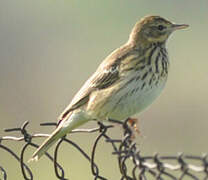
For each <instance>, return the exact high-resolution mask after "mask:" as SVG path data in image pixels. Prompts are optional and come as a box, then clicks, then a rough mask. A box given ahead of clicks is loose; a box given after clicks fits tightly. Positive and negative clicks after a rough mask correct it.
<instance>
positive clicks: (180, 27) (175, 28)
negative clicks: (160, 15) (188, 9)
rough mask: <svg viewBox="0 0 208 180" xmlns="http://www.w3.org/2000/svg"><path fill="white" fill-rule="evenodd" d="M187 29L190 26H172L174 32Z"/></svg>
mask: <svg viewBox="0 0 208 180" xmlns="http://www.w3.org/2000/svg"><path fill="white" fill-rule="evenodd" d="M187 27H189V25H188V24H173V26H172V28H173V31H175V30H179V29H185V28H187Z"/></svg>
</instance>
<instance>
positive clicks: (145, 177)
mask: <svg viewBox="0 0 208 180" xmlns="http://www.w3.org/2000/svg"><path fill="white" fill-rule="evenodd" d="M110 121H111V122H112V123H117V124H120V125H122V127H123V138H121V139H114V138H111V137H110V136H109V135H108V133H107V132H108V131H109V129H112V127H114V126H113V125H108V126H107V125H104V124H102V123H100V122H99V123H98V125H99V127H98V128H93V129H78V130H74V131H73V132H72V133H83V132H84V133H94V132H98V131H99V135H98V136H97V138H96V139H95V140H94V145H93V148H92V151H91V154H90V155H88V154H87V153H86V152H85V151H84V150H83V149H82V148H81V147H80V146H79V145H78V144H77V143H75V142H73V141H71V140H69V139H67V138H66V137H63V138H62V139H61V140H60V141H59V142H58V143H57V145H56V147H55V151H54V155H53V156H51V155H50V154H48V153H46V156H47V157H48V158H49V159H50V160H51V161H52V162H53V164H54V172H55V175H56V177H57V179H60V180H67V178H66V177H65V173H64V168H63V167H62V166H61V165H60V164H59V163H58V161H57V157H58V150H59V147H60V146H61V144H62V143H63V142H65V143H69V144H70V145H72V146H73V147H74V148H76V150H78V151H79V152H80V154H81V155H83V156H84V157H85V158H86V159H87V160H88V161H89V162H90V166H91V172H92V175H93V176H94V180H107V178H106V177H104V176H103V175H100V171H99V166H98V165H97V164H96V163H95V161H96V160H95V154H96V150H97V146H98V144H99V142H100V140H101V139H104V140H105V142H106V143H110V144H111V145H112V148H113V152H112V154H113V155H114V156H116V157H117V160H118V166H119V170H120V175H121V176H120V177H119V179H120V180H149V179H155V180H168V179H170V180H186V179H190V180H208V155H206V154H205V155H202V156H194V155H185V154H182V153H180V154H178V155H173V156H171V155H170V156H161V155H159V154H154V155H151V156H142V154H141V152H140V151H139V148H138V146H137V144H136V143H135V142H134V141H133V140H132V136H133V130H132V128H130V127H129V125H128V123H127V121H125V122H124V123H120V122H117V121H115V120H110ZM28 124H29V122H28V121H26V122H25V123H23V125H22V126H21V127H20V128H11V129H5V132H8V133H9V132H14V131H18V132H20V134H21V137H15V136H4V137H0V150H3V151H6V152H7V153H8V154H9V155H11V156H12V157H14V158H15V159H16V160H17V161H18V162H19V164H20V167H21V172H22V176H23V178H24V179H25V180H33V179H34V177H33V173H32V170H31V169H30V168H29V167H28V165H27V164H26V163H24V162H25V161H24V153H25V150H26V149H27V148H28V147H29V146H32V147H35V148H37V147H38V145H37V144H35V143H33V142H32V139H34V138H39V137H48V136H49V135H48V134H34V135H31V134H30V133H29V132H28V131H27V126H28ZM41 125H42V126H56V123H43V124H41ZM11 140H13V141H24V142H25V143H24V145H23V147H22V149H21V153H20V156H18V155H17V153H16V152H14V151H13V150H12V149H11V148H9V147H7V146H6V145H4V144H3V141H4V142H5V141H11ZM190 160H191V163H193V164H191V163H190V162H188V161H190ZM129 162H130V163H132V165H133V166H131V168H130V166H129ZM199 164H200V165H199ZM115 166H116V165H115ZM175 171H176V172H178V173H175ZM1 177H2V180H7V172H6V170H5V169H4V168H3V166H2V165H1V164H0V179H1Z"/></svg>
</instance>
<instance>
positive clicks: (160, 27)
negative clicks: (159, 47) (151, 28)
mask: <svg viewBox="0 0 208 180" xmlns="http://www.w3.org/2000/svg"><path fill="white" fill-rule="evenodd" d="M157 28H158V30H160V31H162V30H164V29H165V26H163V25H159V26H158V27H157Z"/></svg>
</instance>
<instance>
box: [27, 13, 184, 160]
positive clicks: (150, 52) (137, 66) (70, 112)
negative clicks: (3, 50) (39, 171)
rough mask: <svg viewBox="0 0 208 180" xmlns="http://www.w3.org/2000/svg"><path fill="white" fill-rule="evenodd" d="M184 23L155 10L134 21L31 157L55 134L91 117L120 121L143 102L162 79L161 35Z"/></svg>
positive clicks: (163, 49)
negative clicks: (116, 47)
mask: <svg viewBox="0 0 208 180" xmlns="http://www.w3.org/2000/svg"><path fill="white" fill-rule="evenodd" d="M187 27H188V25H186V24H174V23H172V22H170V21H168V20H166V19H164V18H162V17H160V16H148V17H144V18H143V19H141V20H140V21H139V22H137V23H136V25H135V26H134V28H133V30H132V32H131V33H130V36H129V39H128V41H127V43H125V44H124V45H123V46H121V47H120V48H118V49H116V50H114V51H113V52H112V53H111V54H110V55H109V56H108V57H107V58H106V59H105V60H104V61H103V62H102V63H101V64H100V66H99V67H98V69H97V70H96V71H95V73H94V74H93V75H92V76H91V77H90V78H89V79H88V80H87V81H86V83H85V84H84V85H83V87H82V88H81V89H80V91H79V92H78V93H77V94H76V95H75V97H74V98H73V100H72V101H71V103H70V104H69V105H68V107H67V108H66V109H65V110H64V111H63V113H62V114H61V115H60V117H59V119H58V120H59V121H58V126H57V128H56V129H55V130H54V132H53V133H52V134H51V135H50V137H48V138H47V139H46V140H45V141H44V142H43V144H42V145H41V146H40V147H39V148H38V149H37V151H36V152H35V153H34V154H33V156H32V158H31V160H38V159H39V158H40V157H41V156H42V155H43V154H44V153H45V152H46V151H47V150H48V149H49V148H50V147H51V146H52V145H53V144H54V143H55V142H56V141H57V140H58V139H60V138H61V137H63V136H64V135H66V134H67V133H69V132H70V131H72V130H73V129H75V128H77V127H78V126H80V125H82V124H84V123H86V122H88V121H90V120H97V121H103V120H107V119H115V120H119V121H123V120H125V119H127V118H129V117H131V116H132V115H134V114H136V113H140V112H142V111H143V110H144V109H145V108H147V107H148V106H149V105H150V104H151V103H152V102H153V101H154V100H155V99H156V98H157V97H158V96H159V95H160V93H161V91H162V90H163V88H164V86H165V84H166V81H167V77H168V69H169V60H168V53H167V50H166V41H167V39H168V37H169V36H170V34H171V33H172V32H173V31H175V30H178V29H184V28H187Z"/></svg>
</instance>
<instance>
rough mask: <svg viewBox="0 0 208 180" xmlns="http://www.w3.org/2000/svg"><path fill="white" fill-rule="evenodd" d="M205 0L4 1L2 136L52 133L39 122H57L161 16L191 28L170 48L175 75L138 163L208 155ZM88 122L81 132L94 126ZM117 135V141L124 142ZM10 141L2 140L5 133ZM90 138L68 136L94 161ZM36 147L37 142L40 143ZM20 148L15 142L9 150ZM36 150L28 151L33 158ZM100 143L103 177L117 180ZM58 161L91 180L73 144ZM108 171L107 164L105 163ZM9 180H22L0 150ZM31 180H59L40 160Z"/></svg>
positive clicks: (0, 15) (152, 115)
mask: <svg viewBox="0 0 208 180" xmlns="http://www.w3.org/2000/svg"><path fill="white" fill-rule="evenodd" d="M207 9H208V1H207V0H200V1H196V0H184V1H179V0H175V1H171V0H166V1H165V0H156V1H150V0H149V1H148V0H129V1H127V0H105V1H101V0H85V1H83V0H82V1H81V0H76V1H75V0H34V1H30V0H7V1H0V100H1V101H0V116H1V126H0V136H4V135H6V134H5V133H4V132H3V129H4V128H9V127H17V126H20V125H21V124H22V123H23V122H24V121H25V120H29V121H30V125H29V130H30V131H31V132H34V133H37V132H44V133H49V132H51V131H52V129H51V128H46V127H44V128H43V127H41V128H40V127H39V123H40V122H48V121H54V122H55V121H56V119H57V116H58V115H59V113H61V112H62V110H63V109H64V108H65V106H66V105H67V104H68V103H69V102H70V100H71V99H72V97H73V95H74V94H75V93H76V92H77V91H78V90H79V88H80V87H81V85H82V84H83V83H84V82H85V80H86V79H87V78H88V77H89V76H90V75H91V74H92V73H93V72H94V71H95V69H96V67H97V66H98V65H99V64H100V62H101V61H102V60H103V59H104V58H105V57H106V56H107V55H108V54H109V53H110V52H111V51H112V50H114V49H115V48H117V47H119V46H120V45H122V44H123V43H125V42H126V41H127V39H128V35H129V33H130V31H131V28H132V27H133V25H134V24H135V23H136V21H138V20H139V19H140V18H142V17H143V16H145V15H150V14H153V15H161V16H163V17H166V18H168V19H169V20H171V21H174V22H177V23H187V24H189V25H190V28H189V29H187V30H184V31H178V32H176V33H174V35H173V36H172V37H171V38H170V39H169V41H168V50H169V56H170V61H171V71H170V74H169V79H168V83H167V86H166V88H165V91H164V92H163V94H162V95H161V96H160V98H159V99H158V100H157V101H156V102H155V103H154V104H153V105H152V106H151V108H149V109H148V110H147V111H145V112H144V113H143V114H141V115H140V116H139V118H140V128H141V130H142V134H143V136H144V138H140V139H139V140H138V143H139V144H140V148H141V151H142V153H143V154H148V155H151V154H153V153H154V152H159V153H161V154H165V155H170V154H177V152H185V153H188V154H197V155H201V154H202V153H204V152H208V143H207V136H208V131H207V130H208V119H207V115H208V111H207V109H208V94H207V92H208V55H207V52H208V49H207V43H208V38H207V33H208V10H207ZM94 126H96V124H95V123H90V124H89V125H87V126H85V127H94ZM120 133H121V131H120V129H119V128H117V129H115V130H114V131H113V134H114V135H116V134H117V136H120ZM7 135H8V134H7ZM94 138H95V135H83V134H80V135H77V134H76V135H72V136H71V139H72V140H74V141H75V142H77V143H79V144H80V145H81V146H82V147H84V149H85V150H86V151H87V152H88V153H90V150H91V148H92V143H93V140H94ZM36 142H38V143H40V142H42V139H41V140H37V141H36ZM6 144H8V145H9V146H10V147H13V148H16V149H17V151H18V150H20V148H21V143H14V142H13V143H6ZM32 151H34V149H32V148H31V149H30V150H28V151H27V154H26V157H25V159H26V160H27V159H29V157H30V156H31V153H32ZM111 152H112V149H111V147H110V146H109V145H106V144H105V143H101V144H100V146H99V148H98V153H97V155H96V161H97V163H98V164H100V169H101V175H103V176H105V177H107V178H108V179H110V180H112V179H115V180H117V179H119V177H120V176H119V171H118V169H117V164H116V158H115V157H113V156H112V155H111ZM60 153H61V155H60V156H59V160H60V162H61V163H62V164H63V167H65V172H66V176H67V177H69V178H70V179H73V180H77V179H85V180H88V179H89V180H90V179H93V177H92V175H91V170H90V166H89V163H88V162H87V161H86V160H85V159H84V158H83V157H81V156H80V154H79V153H78V152H77V151H76V150H74V149H73V148H71V147H70V146H69V145H63V146H62V148H61V152H60ZM109 162H110V163H109ZM0 165H1V166H3V167H5V169H6V170H7V171H8V179H9V180H12V179H23V178H22V176H21V173H20V168H19V166H18V164H17V163H16V161H14V160H13V159H12V158H11V157H10V156H9V155H8V154H7V153H5V152H4V151H3V150H1V149H0ZM30 166H31V168H32V170H33V172H34V179H38V180H43V179H51V180H55V179H56V178H55V176H54V172H53V165H52V164H51V163H49V161H48V160H47V159H46V158H43V159H41V160H40V161H39V162H37V163H31V164H30Z"/></svg>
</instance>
